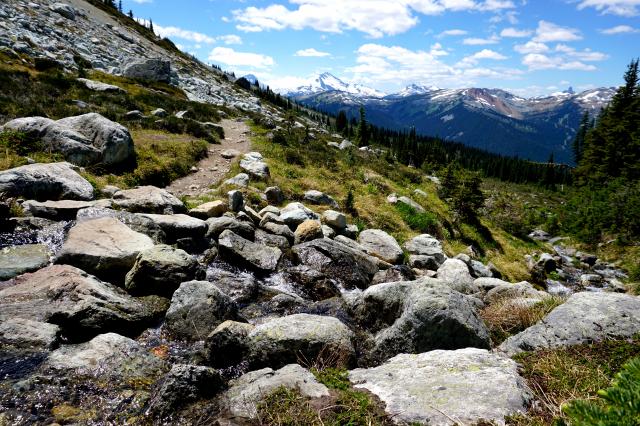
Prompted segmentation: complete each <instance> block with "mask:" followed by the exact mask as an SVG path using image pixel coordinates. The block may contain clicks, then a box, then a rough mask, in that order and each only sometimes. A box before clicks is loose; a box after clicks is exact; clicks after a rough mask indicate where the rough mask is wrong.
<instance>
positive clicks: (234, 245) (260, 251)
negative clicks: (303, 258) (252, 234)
mask: <svg viewBox="0 0 640 426" xmlns="http://www.w3.org/2000/svg"><path fill="white" fill-rule="evenodd" d="M218 249H219V250H220V255H221V256H223V257H225V258H227V259H229V260H231V261H235V262H239V263H241V264H243V265H245V266H248V267H250V268H252V269H255V270H258V271H263V272H267V271H274V270H275V269H276V268H277V266H278V262H279V261H280V257H282V251H280V249H278V248H276V247H269V246H263V245H260V244H257V243H254V242H252V241H249V240H247V239H244V238H242V237H241V236H239V235H237V234H235V233H233V232H232V231H229V230H226V231H224V232H223V233H222V234H220V237H219V238H218Z"/></svg>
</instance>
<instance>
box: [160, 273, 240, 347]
mask: <svg viewBox="0 0 640 426" xmlns="http://www.w3.org/2000/svg"><path fill="white" fill-rule="evenodd" d="M237 317H238V307H237V305H236V304H235V302H234V301H233V300H231V298H230V297H229V296H227V295H226V294H224V293H223V292H222V291H220V289H219V288H218V287H216V286H215V285H214V284H212V283H210V282H208V281H188V282H184V283H182V284H180V287H178V289H177V290H176V291H175V293H173V297H172V298H171V306H170V307H169V310H168V311H167V315H166V319H165V324H164V327H165V329H166V330H167V331H169V332H170V333H171V334H172V335H173V336H175V337H176V338H178V339H187V340H203V339H204V338H205V337H207V336H208V335H209V333H211V332H212V331H213V330H214V329H215V328H216V327H217V326H218V325H219V324H220V323H222V322H223V321H225V320H229V319H231V320H235V319H237Z"/></svg>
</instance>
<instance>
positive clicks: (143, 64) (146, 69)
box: [123, 58, 171, 82]
mask: <svg viewBox="0 0 640 426" xmlns="http://www.w3.org/2000/svg"><path fill="white" fill-rule="evenodd" d="M123 75H124V76H125V77H129V78H139V79H142V80H152V81H163V82H169V79H170V77H171V62H170V61H166V60H163V59H159V58H158V59H155V58H154V59H144V60H141V61H137V62H133V63H130V64H128V65H126V66H125V68H124V72H123Z"/></svg>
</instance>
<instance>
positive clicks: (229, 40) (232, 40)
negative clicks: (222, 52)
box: [216, 34, 242, 44]
mask: <svg viewBox="0 0 640 426" xmlns="http://www.w3.org/2000/svg"><path fill="white" fill-rule="evenodd" d="M216 40H220V41H222V42H223V43H224V44H242V38H240V36H237V35H235V34H228V35H223V36H218V37H216Z"/></svg>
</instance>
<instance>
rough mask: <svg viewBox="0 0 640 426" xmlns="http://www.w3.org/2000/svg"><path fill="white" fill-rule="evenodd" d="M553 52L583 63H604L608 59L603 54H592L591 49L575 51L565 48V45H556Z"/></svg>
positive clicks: (571, 48) (569, 47)
mask: <svg viewBox="0 0 640 426" xmlns="http://www.w3.org/2000/svg"><path fill="white" fill-rule="evenodd" d="M555 51H556V52H561V53H564V54H565V55H567V56H570V57H572V58H576V59H578V60H580V61H585V62H596V61H604V60H605V59H607V58H608V57H609V56H608V55H607V54H605V53H602V52H594V51H593V50H591V49H584V50H576V49H574V48H573V47H571V46H567V45H566V44H558V45H557V46H556V48H555Z"/></svg>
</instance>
